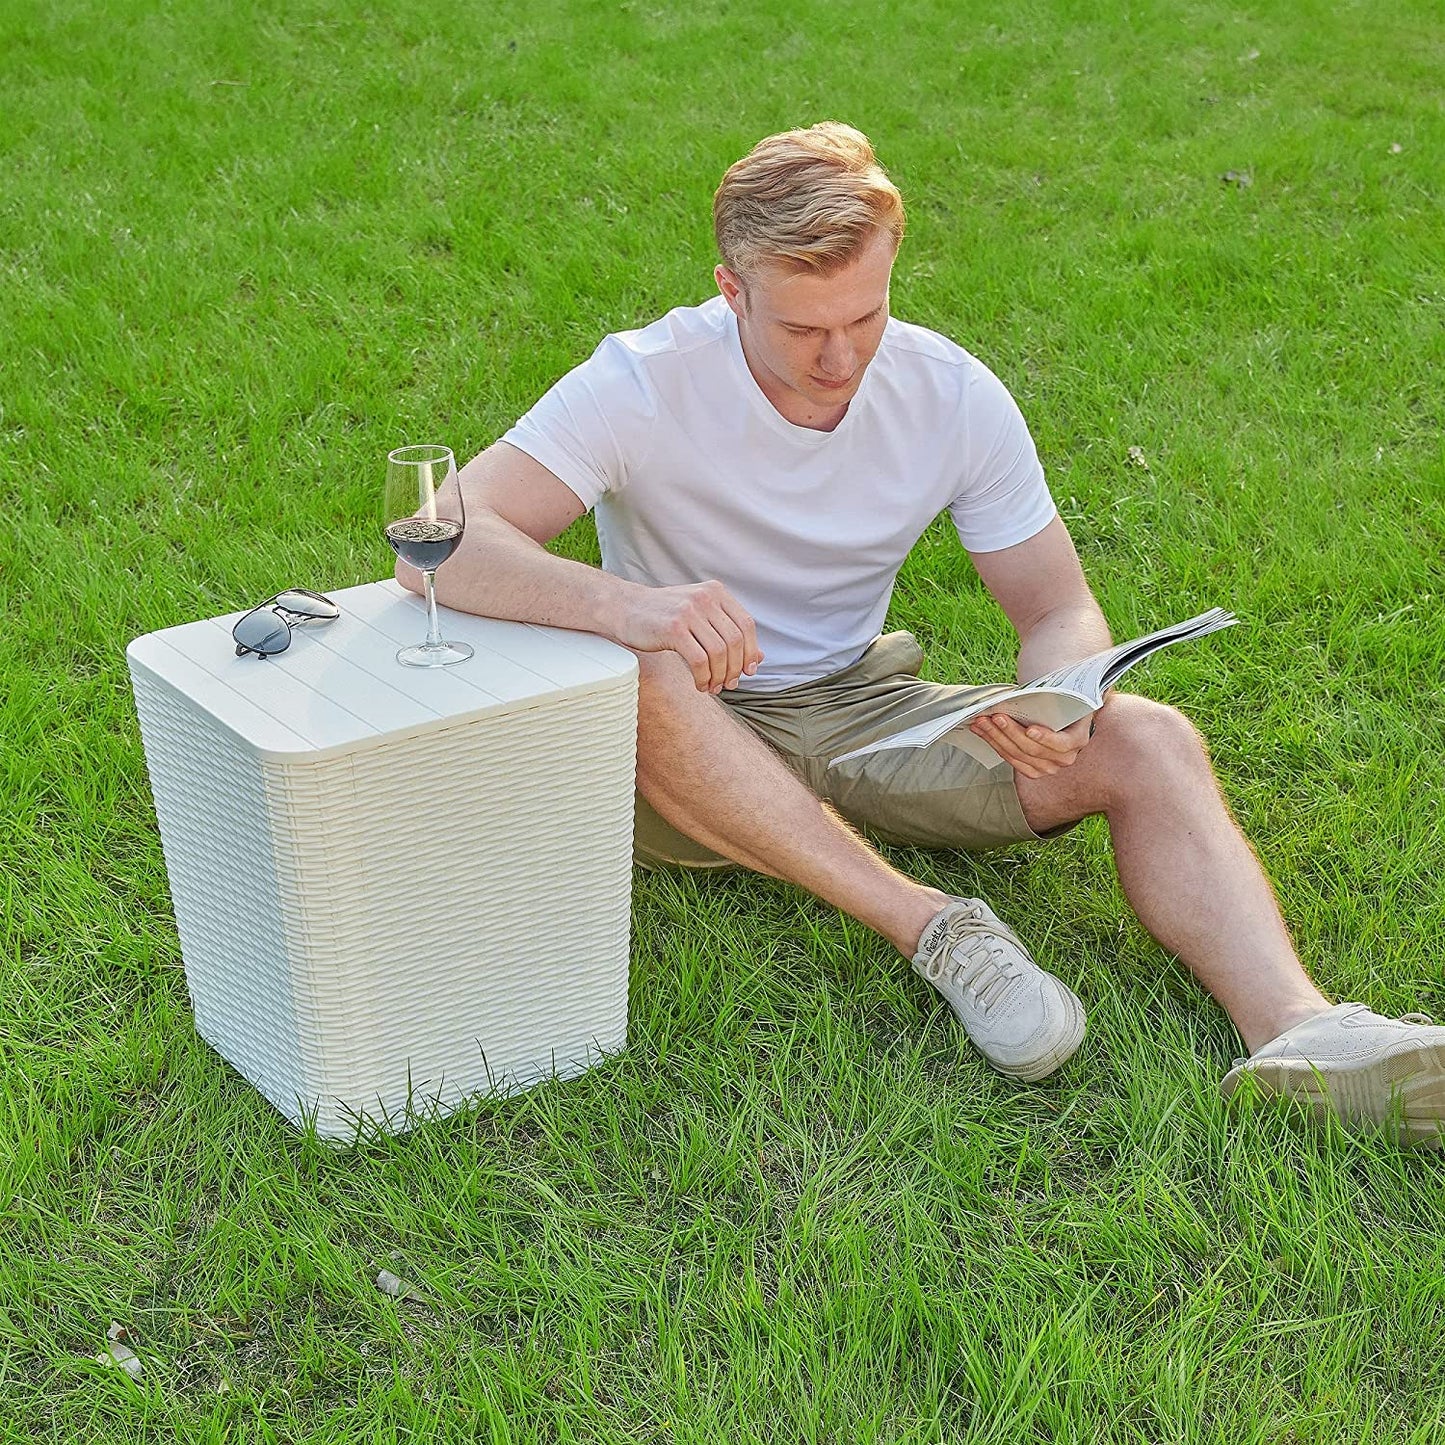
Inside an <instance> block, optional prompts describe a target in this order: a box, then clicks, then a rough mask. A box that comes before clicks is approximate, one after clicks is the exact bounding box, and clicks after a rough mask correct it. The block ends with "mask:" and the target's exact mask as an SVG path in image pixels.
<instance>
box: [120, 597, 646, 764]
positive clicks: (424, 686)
mask: <svg viewBox="0 0 1445 1445" xmlns="http://www.w3.org/2000/svg"><path fill="white" fill-rule="evenodd" d="M327 595H328V596H330V597H331V598H332V599H333V600H334V601H335V602H336V603H337V605H338V606H339V607H340V608H341V616H340V617H338V618H337V619H336V620H335V621H334V622H311V623H305V624H303V625H301V626H298V627H296V628H294V629H293V631H292V637H291V645H290V647H288V648H287V649H286V651H285V652H282V653H279V654H277V655H276V656H274V657H269V658H265V659H262V658H258V657H255V656H246V657H237V656H236V648H235V644H234V643H233V642H232V640H231V628H232V627H233V626H234V625H235V623H236V621H237V619H238V618H240V617H241V616H242V615H243V612H233V613H229V614H228V615H226V616H224V617H213V618H208V619H206V620H205V621H202V622H187V623H184V624H182V625H181V626H179V627H168V628H165V629H164V630H163V631H160V632H151V633H147V634H146V635H145V636H144V637H138V638H136V640H135V641H134V642H132V643H131V644H130V646H129V647H128V648H127V649H126V657H127V660H128V661H129V663H130V667H131V670H132V672H133V673H138V674H144V675H146V676H147V677H150V678H153V679H155V680H156V681H159V682H161V683H163V684H166V685H167V686H168V687H170V688H171V689H173V690H174V691H175V692H176V693H178V694H179V695H180V696H181V697H182V698H184V699H185V700H186V701H187V702H188V703H189V704H190V705H191V706H192V707H194V708H195V709H196V710H197V711H198V712H201V713H205V714H208V715H209V716H210V717H211V718H213V719H214V720H215V721H216V722H217V723H218V724H220V725H221V726H222V727H224V728H226V729H228V730H229V731H230V732H232V733H234V734H235V735H236V736H237V737H239V738H240V739H241V740H242V741H243V742H245V743H246V744H248V745H249V746H250V747H251V748H253V749H254V750H255V751H256V752H257V753H259V754H262V755H265V756H285V757H291V758H294V757H295V755H296V754H307V755H310V756H317V755H320V754H324V753H330V752H340V751H355V750H356V748H357V747H359V746H365V745H366V744H368V743H376V742H380V741H382V740H383V739H392V738H395V737H397V736H398V735H411V734H416V733H421V732H426V731H428V730H430V729H432V728H437V727H442V726H447V725H451V724H454V723H456V722H458V721H461V720H464V719H469V718H473V717H480V716H483V715H487V714H493V713H497V714H500V713H504V712H513V711H516V710H518V709H519V708H525V707H531V706H535V705H536V704H538V703H539V702H542V701H544V700H546V699H550V698H555V697H557V696H558V695H559V694H567V693H574V692H588V691H594V690H596V689H597V688H598V687H605V686H607V685H608V684H609V683H616V682H619V681H621V680H622V679H625V678H629V677H631V676H632V675H633V674H635V672H636V670H637V659H636V658H635V657H634V656H633V655H632V653H630V652H629V651H628V650H627V649H626V648H623V647H618V646H616V645H615V644H614V643H611V642H608V641H607V640H606V639H605V638H602V637H598V636H596V635H595V634H593V633H590V632H571V631H566V630H564V629H562V628H555V627H539V626H536V625H534V624H532V623H524V622H501V621H498V620H497V619H495V618H491V617H475V616H473V615H472V614H471V613H468V612H455V611H452V610H450V609H448V608H440V609H439V613H440V617H441V624H442V635H443V636H444V637H447V638H449V639H455V640H457V641H459V642H467V643H470V644H471V645H472V647H473V648H474V649H475V652H476V655H475V656H474V657H472V658H470V659H469V660H468V661H466V662H462V663H458V664H456V665H455V666H452V667H446V668H438V669H436V670H434V671H433V670H427V669H421V668H412V667H403V666H402V665H401V664H400V663H399V662H398V661H397V660H396V651H397V648H398V647H402V646H405V645H406V644H408V643H412V642H420V641H422V640H423V638H425V636H426V603H425V602H424V601H423V600H422V599H421V598H420V597H417V596H415V595H414V594H413V593H411V592H408V591H407V590H406V589H405V588H404V587H402V586H401V585H400V584H399V583H397V582H396V581H394V580H391V579H388V580H386V581H383V582H368V583H365V584H363V585H362V586H360V587H347V588H343V589H342V590H340V591H337V592H330V593H328V594H327Z"/></svg>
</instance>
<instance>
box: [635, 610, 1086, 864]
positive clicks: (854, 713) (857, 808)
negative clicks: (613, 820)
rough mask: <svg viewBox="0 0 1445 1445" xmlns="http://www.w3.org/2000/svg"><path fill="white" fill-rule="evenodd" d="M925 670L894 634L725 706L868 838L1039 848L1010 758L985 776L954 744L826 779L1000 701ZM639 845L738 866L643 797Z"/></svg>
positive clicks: (896, 754)
mask: <svg viewBox="0 0 1445 1445" xmlns="http://www.w3.org/2000/svg"><path fill="white" fill-rule="evenodd" d="M922 666H923V649H922V648H920V647H919V645H918V643H917V642H916V641H915V640H914V638H913V636H912V634H911V633H907V632H889V633H885V634H884V635H883V636H882V637H879V638H876V639H875V640H874V641H873V642H872V643H871V644H870V645H869V647H868V649H867V651H866V652H864V654H863V656H862V657H860V658H859V659H858V661H857V662H855V663H854V664H853V665H852V667H847V668H844V669H843V671H842V672H835V673H834V674H833V675H832V676H830V677H825V678H821V679H819V680H818V681H817V682H804V683H799V684H798V686H797V687H790V688H786V689H784V690H783V691H782V692H773V693H750V692H745V691H743V690H741V689H737V690H733V691H727V692H724V693H722V694H721V698H722V702H723V703H724V705H725V706H726V707H727V709H728V711H729V712H731V713H732V715H733V716H734V717H735V718H737V719H738V720H739V721H740V722H742V723H744V724H746V725H747V726H748V727H749V728H751V729H752V731H753V732H755V733H756V734H757V735H758V736H759V737H760V738H762V740H763V741H764V742H765V743H767V744H768V745H769V746H770V747H771V748H772V749H773V751H774V752H776V753H777V754H778V755H779V756H780V757H781V758H782V760H783V761H784V762H785V763H786V764H787V765H788V767H789V768H791V769H792V771H793V772H794V773H795V774H797V776H798V777H799V778H801V779H802V781H803V782H804V783H805V784H807V786H808V787H809V788H810V789H812V791H813V792H814V793H816V794H817V795H818V797H820V798H822V799H823V800H824V801H825V802H827V803H829V804H831V805H832V807H833V808H834V809H835V810H836V811H837V812H838V813H840V814H841V815H842V816H843V817H844V818H846V819H847V820H848V821H849V822H850V823H852V824H853V826H854V827H856V828H858V829H859V830H860V831H862V832H863V833H865V834H867V835H868V836H870V837H873V838H876V839H879V840H880V841H883V842H888V843H907V844H912V845H914V846H916V847H922V848H966V849H970V850H978V849H983V848H997V847H1002V846H1004V845H1005V844H1008V843H1018V842H1026V841H1032V840H1035V839H1037V838H1039V836H1040V835H1039V834H1037V833H1035V832H1034V831H1033V829H1032V828H1030V827H1029V825H1028V822H1027V820H1026V819H1025V818H1024V811H1023V808H1022V806H1021V805H1020V804H1019V795H1018V788H1017V787H1016V786H1015V783H1014V770H1013V769H1012V768H1011V767H1010V766H1009V765H1008V764H1007V763H1006V762H1004V761H1003V759H1002V758H1000V759H999V761H998V763H997V764H996V765H995V766H993V767H985V766H984V765H983V764H982V763H980V762H978V761H976V760H975V759H974V758H972V757H970V756H969V755H968V753H966V752H964V751H963V749H962V748H960V747H958V746H956V745H955V744H954V743H953V742H952V741H951V738H950V736H949V735H948V734H946V733H945V734H944V736H943V737H941V738H939V739H938V741H937V742H935V743H933V744H932V745H931V746H929V747H926V748H892V749H889V750H888V751H886V752H881V753H870V754H869V755H868V756H867V757H866V758H855V759H854V760H853V761H852V762H849V763H844V764H843V765H842V766H841V767H838V768H833V769H829V767H828V762H829V760H830V759H832V758H836V757H838V756H839V755H840V754H842V753H846V752H849V751H851V750H852V749H853V748H861V747H862V746H863V745H864V744H865V743H871V742H873V741H874V740H875V739H877V738H881V737H884V736H886V735H887V734H888V733H892V732H897V731H899V730H900V729H901V728H905V727H911V726H912V725H913V724H914V723H920V722H926V721H927V720H928V719H929V718H933V717H937V716H938V715H939V714H940V713H943V712H947V711H949V710H950V709H951V708H957V707H963V706H965V705H966V704H967V703H969V702H972V701H973V700H974V699H976V698H979V697H982V696H984V695H985V694H986V693H988V692H991V691H996V690H997V684H994V685H993V686H992V687H962V686H950V685H946V684H944V683H938V682H924V681H922V680H921V679H920V678H919V676H918V671H919V669H920V668H921V667H922ZM1064 831H1067V829H1056V830H1055V831H1054V832H1052V833H1050V834H1049V835H1048V836H1049V837H1055V836H1057V834H1058V833H1060V832H1064ZM633 839H634V843H633V855H634V857H635V858H636V860H637V862H639V863H642V864H644V865H651V864H657V863H676V864H681V865H683V866H684V867H688V868H729V867H732V866H733V864H732V863H731V862H730V861H729V860H728V859H726V858H724V857H722V856H721V855H720V854H718V853H714V852H713V851H712V850H711V849H710V848H705V847H703V846H702V844H701V843H695V842H694V841H693V840H692V839H691V838H688V837H686V836H684V835H683V834H682V833H679V832H678V831H677V829H676V828H674V827H673V826H672V825H671V824H670V823H668V822H666V821H665V820H664V819H663V818H661V817H659V815H658V814H657V813H656V812H655V811H654V810H653V808H652V807H651V805H650V804H649V803H648V802H647V801H646V799H645V798H643V797H642V796H641V794H638V796H637V826H636V830H635V832H634V834H633Z"/></svg>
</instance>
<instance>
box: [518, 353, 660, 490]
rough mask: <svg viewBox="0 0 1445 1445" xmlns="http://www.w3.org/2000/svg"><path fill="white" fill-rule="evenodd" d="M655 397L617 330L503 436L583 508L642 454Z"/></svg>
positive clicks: (616, 484)
mask: <svg viewBox="0 0 1445 1445" xmlns="http://www.w3.org/2000/svg"><path fill="white" fill-rule="evenodd" d="M656 418H657V402H656V398H655V396H654V394H653V392H652V389H651V387H650V386H649V385H648V379H647V376H646V372H645V369H644V367H643V366H642V358H641V357H640V356H638V355H637V354H636V353H635V352H634V351H632V349H631V348H629V347H628V346H627V344H626V343H625V342H624V341H622V340H621V339H620V338H618V337H616V336H609V337H607V338H605V339H604V340H603V342H602V344H601V345H600V346H599V347H598V348H597V350H596V351H594V352H593V353H592V355H591V356H590V357H588V359H587V360H586V361H584V362H583V363H582V364H581V365H580V366H577V367H574V368H573V369H572V370H571V371H569V372H568V373H567V374H566V375H565V376H564V377H562V378H561V380H560V381H558V382H556V383H555V384H554V385H553V386H552V387H551V388H550V389H549V390H548V391H547V392H546V393H545V394H544V395H543V396H542V397H541V399H540V400H539V401H538V402H537V403H536V405H535V406H533V407H532V409H531V410H530V411H528V412H527V413H526V415H524V416H523V417H522V418H521V419H520V420H519V421H518V422H517V424H516V425H515V426H514V427H512V428H511V430H510V431H508V432H507V434H506V435H505V436H504V437H503V438H502V440H503V441H504V442H506V443H507V444H508V445H509V446H514V447H516V448H517V449H518V450H519V451H524V452H526V453H527V455H528V456H529V457H531V458H532V459H533V460H534V461H538V462H541V464H542V465H543V466H544V467H546V468H547V470H548V471H549V472H551V473H552V474H553V475H554V476H555V477H557V479H558V480H559V481H561V482H563V483H565V484H566V486H567V487H568V488H570V489H571V490H572V491H573V492H575V493H576V494H577V498H578V500H579V501H580V502H581V503H582V504H583V505H584V506H585V507H587V508H588V509H589V510H590V509H591V508H592V507H594V506H596V505H597V501H598V499H599V498H600V497H601V496H602V494H603V493H604V492H613V491H616V490H618V489H619V488H620V487H622V486H623V485H624V484H625V483H626V481H627V476H628V473H629V472H630V471H631V470H632V469H633V468H635V467H636V466H638V465H639V464H640V462H641V461H642V459H643V457H644V456H645V455H646V453H647V448H648V445H649V443H650V441H651V436H652V426H653V422H654V421H655V420H656Z"/></svg>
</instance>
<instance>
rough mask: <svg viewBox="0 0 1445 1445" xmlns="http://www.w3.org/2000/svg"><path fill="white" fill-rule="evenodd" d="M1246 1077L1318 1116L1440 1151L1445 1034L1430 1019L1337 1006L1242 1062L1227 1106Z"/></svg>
mask: <svg viewBox="0 0 1445 1445" xmlns="http://www.w3.org/2000/svg"><path fill="white" fill-rule="evenodd" d="M1245 1074H1250V1075H1252V1076H1253V1077H1254V1079H1255V1080H1256V1081H1257V1083H1258V1085H1259V1087H1260V1090H1261V1091H1262V1092H1263V1093H1265V1094H1270V1095H1278V1096H1280V1097H1281V1098H1287V1099H1295V1100H1297V1101H1298V1102H1300V1103H1301V1104H1303V1105H1304V1106H1305V1107H1306V1108H1308V1109H1309V1111H1310V1112H1311V1113H1312V1114H1314V1115H1315V1116H1317V1117H1321V1116H1324V1115H1326V1114H1335V1115H1337V1116H1338V1117H1339V1118H1340V1119H1341V1120H1343V1121H1344V1122H1345V1123H1346V1124H1359V1123H1368V1124H1384V1125H1386V1126H1387V1127H1389V1128H1390V1129H1391V1130H1392V1132H1393V1133H1394V1135H1395V1137H1396V1139H1397V1140H1398V1141H1399V1142H1400V1143H1401V1144H1419V1145H1423V1146H1425V1147H1427V1148H1435V1149H1438V1148H1440V1147H1441V1138H1440V1128H1441V1125H1442V1123H1445V1028H1440V1027H1438V1026H1436V1025H1434V1024H1432V1023H1431V1021H1430V1019H1429V1018H1428V1017H1427V1016H1426V1015H1424V1014H1406V1015H1405V1016H1404V1017H1403V1018H1398V1019H1388V1018H1384V1017H1382V1016H1381V1015H1380V1014H1377V1013H1371V1012H1370V1010H1369V1009H1367V1008H1366V1007H1365V1005H1364V1004H1362V1003H1341V1004H1336V1005H1335V1006H1334V1008H1332V1009H1326V1011H1325V1012H1324V1013H1322V1014H1316V1015H1315V1016H1314V1017H1313V1018H1309V1019H1306V1020H1305V1021H1304V1022H1303V1023H1299V1024H1296V1025H1295V1026H1294V1027H1293V1028H1292V1029H1286V1030H1285V1032H1284V1033H1282V1034H1281V1035H1280V1036H1279V1037H1278V1038H1277V1039H1271V1040H1270V1041H1269V1043H1267V1044H1265V1045H1264V1047H1263V1048H1261V1049H1258V1050H1256V1051H1255V1052H1254V1053H1253V1054H1252V1055H1251V1056H1250V1057H1249V1058H1247V1059H1239V1060H1237V1061H1236V1063H1235V1065H1234V1067H1233V1068H1232V1069H1231V1070H1230V1071H1229V1072H1228V1073H1227V1074H1226V1075H1225V1076H1224V1082H1223V1083H1222V1084H1221V1085H1220V1092H1221V1093H1222V1094H1223V1095H1224V1097H1225V1098H1226V1099H1228V1098H1230V1097H1231V1096H1232V1095H1233V1093H1234V1091H1235V1089H1237V1088H1238V1087H1239V1083H1240V1080H1241V1079H1242V1078H1243V1077H1244V1076H1245Z"/></svg>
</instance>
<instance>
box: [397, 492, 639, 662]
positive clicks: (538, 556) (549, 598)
mask: <svg viewBox="0 0 1445 1445" xmlns="http://www.w3.org/2000/svg"><path fill="white" fill-rule="evenodd" d="M396 575H397V580H398V581H400V582H401V583H402V585H403V586H406V587H410V588H411V589H412V590H413V591H420V589H421V585H422V582H421V573H419V572H416V571H414V570H412V569H411V568H409V567H405V566H402V565H398V567H397V571H396ZM635 585H636V584H634V583H631V582H625V581H623V580H622V579H621V578H620V577H613V576H610V575H609V574H608V573H606V572H604V571H602V569H601V568H600V567H592V566H589V565H588V564H587V563H585V562H574V561H572V560H571V559H570V558H567V557H556V556H554V555H553V554H552V553H551V552H549V551H547V549H546V548H545V547H543V546H540V545H539V544H538V543H536V542H534V541H533V540H532V539H531V538H530V537H528V536H526V535H525V534H524V533H522V532H520V531H518V530H517V528H515V527H514V526H512V525H511V523H510V522H506V521H504V520H503V519H502V518H501V517H499V516H497V515H496V514H495V513H491V512H481V513H477V512H473V513H471V514H470V515H469V516H468V517H467V535H466V541H465V542H464V544H463V546H462V548H461V549H460V550H459V551H458V552H457V554H456V555H455V556H453V557H452V558H451V559H450V560H449V561H448V562H447V565H446V566H445V567H443V568H441V569H440V570H439V571H438V573H437V601H438V602H440V603H441V604H442V605H443V606H444V607H455V608H457V609H458V610H459V611H462V612H475V613H479V614H480V615H482V616H484V617H502V618H506V619H508V620H510V621H513V622H536V623H540V624H542V625H544V626H547V627H570V628H574V629H576V630H577V631H580V632H597V633H600V634H601V635H602V636H604V637H610V638H612V639H613V640H614V641H616V640H617V618H618V616H619V613H620V610H621V608H622V606H623V604H624V601H625V596H626V593H627V592H628V591H629V590H630V589H631V588H633V587H634V586H635Z"/></svg>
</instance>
